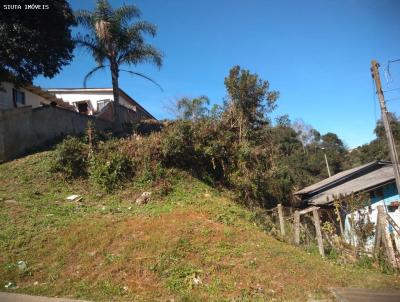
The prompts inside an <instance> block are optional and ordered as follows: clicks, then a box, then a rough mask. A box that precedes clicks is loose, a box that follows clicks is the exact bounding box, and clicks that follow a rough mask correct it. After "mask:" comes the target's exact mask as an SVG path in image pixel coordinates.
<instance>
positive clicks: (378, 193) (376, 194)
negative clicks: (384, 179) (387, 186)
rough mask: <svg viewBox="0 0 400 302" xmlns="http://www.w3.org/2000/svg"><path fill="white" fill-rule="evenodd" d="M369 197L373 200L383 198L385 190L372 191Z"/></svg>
mask: <svg viewBox="0 0 400 302" xmlns="http://www.w3.org/2000/svg"><path fill="white" fill-rule="evenodd" d="M369 197H370V198H371V199H372V198H379V199H382V198H383V189H382V188H377V189H375V190H372V191H370V192H369Z"/></svg>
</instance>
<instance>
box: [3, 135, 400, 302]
mask: <svg viewBox="0 0 400 302" xmlns="http://www.w3.org/2000/svg"><path fill="white" fill-rule="evenodd" d="M158 135H161V134H158ZM151 138H152V139H154V140H156V141H157V140H158V139H159V137H157V136H154V137H153V136H151ZM149 139H150V137H149ZM127 141H129V142H131V141H133V140H131V139H127ZM120 142H121V141H120ZM144 143H147V142H144V141H143V140H137V144H138V145H140V144H144ZM104 144H110V145H113V146H114V147H115V144H113V143H112V142H111V141H110V142H107V143H104ZM101 145H102V144H101V143H100V144H98V147H97V148H102V146H101ZM119 145H121V144H119ZM122 145H124V146H125V147H126V146H128V145H126V144H122ZM114 147H113V148H114ZM110 148H111V147H110ZM146 148H147V150H146V151H143V152H144V153H143V154H154V153H152V151H153V150H152V148H151V147H150V146H147V145H146ZM111 149H112V148H111ZM131 151H132V152H133V150H131ZM54 152H55V151H50V152H43V153H37V154H34V155H30V156H28V157H25V158H22V159H18V160H15V161H12V162H9V163H5V164H2V165H0V225H1V228H0V286H1V287H2V291H11V292H21V293H26V294H35V295H45V296H58V297H60V296H61V297H73V298H80V299H85V300H92V301H111V300H113V301H156V300H171V299H174V300H175V301H185V300H190V301H192V300H195V301H222V300H239V301H254V300H256V301H257V300H261V301H264V300H267V301H268V300H272V299H276V300H278V301H305V300H307V299H309V298H310V297H313V298H325V297H329V291H328V288H329V287H332V286H335V287H336V286H337V287H341V286H354V287H373V288H374V287H375V288H376V287H381V288H398V287H400V284H399V279H398V277H397V276H394V275H385V274H381V273H380V272H379V271H377V270H375V269H371V265H369V264H368V262H367V260H365V261H364V263H360V264H359V265H358V266H353V265H341V264H335V263H333V262H331V261H328V260H323V259H321V258H320V256H319V255H317V253H316V252H314V251H312V252H311V254H309V253H307V252H305V251H303V250H302V249H299V248H296V247H293V246H291V245H288V244H286V243H284V242H280V241H277V240H276V239H274V238H273V237H271V236H268V235H267V234H265V232H263V229H264V230H265V231H267V232H268V233H269V232H271V231H272V229H270V227H269V226H268V222H267V221H263V219H264V220H265V219H266V217H267V216H266V215H262V214H260V215H258V214H257V213H258V212H257V211H250V210H248V209H247V208H246V207H242V206H240V205H238V204H237V203H236V202H233V201H232V199H231V198H230V196H231V195H232V194H231V193H230V192H229V191H225V190H215V189H213V187H212V186H209V185H207V184H205V183H204V182H202V181H199V180H197V179H196V178H193V177H192V176H191V175H190V173H187V172H184V171H181V170H180V169H169V168H162V167H161V166H159V167H158V168H156V165H154V166H153V164H151V163H152V161H153V160H154V157H152V156H150V157H149V158H148V161H147V162H148V163H150V164H145V163H142V166H143V167H146V166H147V167H148V166H151V167H154V169H153V168H152V169H151V171H158V172H157V173H155V174H151V175H152V176H151V177H149V178H148V180H149V181H146V182H145V181H141V179H143V175H142V172H139V171H142V170H141V169H142V168H136V167H142V166H141V165H138V164H137V163H136V162H134V167H135V169H134V170H135V171H136V172H135V176H133V177H130V178H128V179H126V180H124V183H125V185H124V186H123V187H122V188H121V189H118V190H114V192H113V193H112V194H109V193H107V192H101V191H99V190H98V188H97V187H96V186H93V185H92V184H91V180H90V179H89V178H82V177H81V178H78V179H76V180H75V181H70V180H68V179H65V178H62V177H59V176H58V175H57V174H54V173H49V172H48V171H49V167H50V166H51V164H52V160H53V158H54V157H53V155H54ZM102 152H103V151H95V153H96V154H101V153H102ZM135 152H142V150H141V149H138V150H136V151H135ZM158 152H159V151H155V153H157V154H158ZM132 158H139V156H138V157H132ZM146 169H147V168H143V171H148V170H146ZM146 173H147V172H146ZM162 181H167V182H168V183H169V184H170V188H169V190H168V192H167V193H166V194H165V193H162V194H161V190H162V188H163V187H162V186H161V184H162ZM143 191H152V192H153V194H152V199H151V201H150V202H149V203H148V204H146V205H142V206H139V205H137V204H136V203H135V199H136V197H137V196H140V194H141V193H142V192H143ZM71 194H78V195H81V196H82V197H83V199H82V200H81V201H80V202H71V201H67V200H65V198H66V197H67V196H69V195H71ZM259 213H262V212H261V210H260V212H259ZM259 224H262V225H263V226H264V228H260V227H259ZM20 261H23V262H25V263H26V268H24V269H20V266H19V263H20ZM10 283H11V286H10V287H8V288H5V287H4V286H5V285H7V284H10Z"/></svg>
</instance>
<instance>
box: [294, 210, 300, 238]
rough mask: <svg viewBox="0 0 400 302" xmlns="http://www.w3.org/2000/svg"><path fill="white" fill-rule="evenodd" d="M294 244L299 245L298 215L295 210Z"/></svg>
mask: <svg viewBox="0 0 400 302" xmlns="http://www.w3.org/2000/svg"><path fill="white" fill-rule="evenodd" d="M294 243H295V244H296V245H299V244H300V213H299V211H297V210H296V211H295V212H294Z"/></svg>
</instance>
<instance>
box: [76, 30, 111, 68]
mask: <svg viewBox="0 0 400 302" xmlns="http://www.w3.org/2000/svg"><path fill="white" fill-rule="evenodd" d="M74 42H75V43H76V44H77V45H78V46H81V47H83V48H85V49H87V50H88V51H89V52H90V53H91V54H92V55H93V57H94V59H95V60H96V62H97V63H98V64H99V65H104V60H105V59H106V58H108V56H107V51H106V49H105V47H104V45H103V44H102V43H101V42H100V41H99V40H97V39H96V38H93V37H91V36H89V35H84V36H83V35H81V34H78V35H77V36H76V37H75V39H74Z"/></svg>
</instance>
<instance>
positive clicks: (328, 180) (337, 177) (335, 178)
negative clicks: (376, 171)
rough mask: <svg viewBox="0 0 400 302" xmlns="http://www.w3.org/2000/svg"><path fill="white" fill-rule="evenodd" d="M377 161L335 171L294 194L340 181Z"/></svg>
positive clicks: (305, 192) (308, 191)
mask: <svg viewBox="0 0 400 302" xmlns="http://www.w3.org/2000/svg"><path fill="white" fill-rule="evenodd" d="M378 163H379V162H378V161H374V162H371V163H368V164H365V165H362V166H359V167H356V168H352V169H349V170H346V171H343V172H340V173H337V174H335V175H333V176H331V177H328V178H326V179H323V180H321V181H319V182H317V183H315V184H312V185H310V186H308V187H305V188H303V189H301V190H300V191H297V192H296V193H295V194H296V195H299V194H307V193H310V192H312V191H315V190H318V189H321V188H323V187H325V186H327V185H330V184H332V183H334V182H337V181H340V180H342V179H345V178H346V177H348V176H350V175H352V174H354V173H356V172H359V171H361V170H363V169H366V168H369V167H371V166H373V165H376V164H378Z"/></svg>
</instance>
